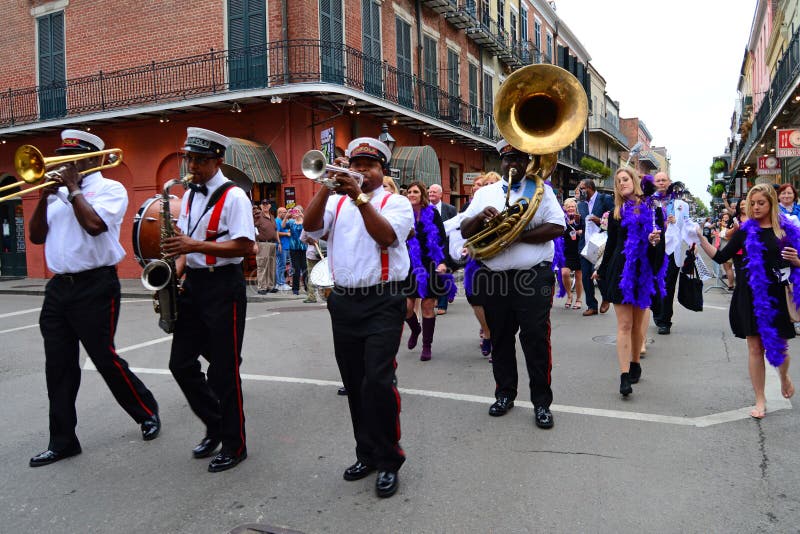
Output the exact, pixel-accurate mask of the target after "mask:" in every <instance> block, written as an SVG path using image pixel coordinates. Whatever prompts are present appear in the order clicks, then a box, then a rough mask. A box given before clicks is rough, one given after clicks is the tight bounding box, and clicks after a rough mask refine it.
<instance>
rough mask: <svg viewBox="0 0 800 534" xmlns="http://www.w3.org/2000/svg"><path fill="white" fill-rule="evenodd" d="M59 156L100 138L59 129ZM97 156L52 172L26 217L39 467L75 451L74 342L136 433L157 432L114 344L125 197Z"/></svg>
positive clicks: (143, 392)
mask: <svg viewBox="0 0 800 534" xmlns="http://www.w3.org/2000/svg"><path fill="white" fill-rule="evenodd" d="M61 140H62V143H61V147H60V148H58V149H57V150H56V152H57V153H58V154H59V155H70V154H81V153H91V152H97V151H99V150H102V149H103V147H104V146H105V143H104V142H103V140H102V139H100V138H99V137H98V136H96V135H94V134H90V133H88V132H84V131H81V130H64V131H63V132H62V133H61ZM100 159H101V158H98V157H95V158H87V159H81V160H78V161H76V162H74V163H71V164H67V165H66V166H65V167H64V168H63V169H60V170H59V171H58V172H59V174H60V181H61V186H60V187H59V186H51V187H47V188H45V189H43V190H42V196H41V198H40V199H39V203H38V204H37V205H36V209H35V211H34V213H33V216H32V217H31V220H30V224H29V229H30V238H31V242H33V243H34V244H37V245H41V244H44V245H45V250H44V251H45V260H46V261H47V267H48V269H50V270H51V271H53V272H54V273H55V276H54V277H53V278H52V279H51V280H50V281H49V282H48V283H47V287H46V289H45V295H44V302H43V304H42V311H41V314H40V316H39V327H40V329H41V331H42V337H43V338H44V350H45V361H46V363H45V378H46V381H47V395H48V398H49V400H50V444H49V445H48V447H47V450H45V451H44V452H42V453H40V454H37V455H36V456H34V457H33V458H31V460H30V466H31V467H40V466H43V465H48V464H51V463H53V462H57V461H59V460H62V459H64V458H68V457H70V456H74V455H76V454H80V452H81V446H80V443H79V441H78V437H77V435H76V433H75V426H76V425H77V422H78V419H77V413H76V411H75V398H76V397H77V395H78V387H79V386H80V382H81V369H80V361H79V359H78V354H79V352H78V351H79V343H80V344H82V345H83V348H84V349H86V353H87V355H88V356H89V358H90V359H91V360H92V363H94V366H95V367H96V368H97V371H98V372H99V373H100V374H101V375H102V377H103V379H104V380H105V382H106V384H107V385H108V387H109V389H110V390H111V393H113V395H114V397H115V398H116V400H117V402H118V403H119V405H120V406H122V408H123V409H124V410H125V411H126V412H128V414H129V415H130V416H131V417H132V418H133V419H134V420H135V421H136V422H137V423H139V424H140V425H141V429H142V438H143V439H144V440H151V439H154V438H155V437H156V436H158V433H159V430H160V429H161V422H160V420H159V418H158V404H157V403H156V400H155V399H154V398H153V394H152V393H150V391H149V390H148V389H147V388H146V387H145V385H144V384H143V383H142V381H141V380H139V378H138V377H137V376H136V375H135V374H133V372H131V370H130V369H129V368H128V363H127V362H126V361H125V360H123V359H122V358H120V357H119V355H118V354H117V352H116V350H115V349H114V332H115V330H116V327H117V321H118V320H119V304H120V286H119V279H118V278H117V268H116V265H117V263H119V262H120V260H122V258H123V257H125V251H124V249H123V248H122V245H120V243H119V231H120V226H121V225H122V218H123V217H124V216H125V209H126V208H127V206H128V195H127V193H126V192H125V188H124V187H123V186H122V184H120V183H119V182H115V181H113V180H109V179H107V178H104V177H103V175H102V174H101V173H100V172H99V171H97V172H89V173H84V174H85V176H81V175H80V174H79V173H80V172H81V171H86V170H89V169H92V168H95V167H97V166H98V165H99V164H100Z"/></svg>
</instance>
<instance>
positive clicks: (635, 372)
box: [628, 362, 642, 384]
mask: <svg viewBox="0 0 800 534" xmlns="http://www.w3.org/2000/svg"><path fill="white" fill-rule="evenodd" d="M628 375H630V377H629V379H628V380H629V381H630V383H631V384H636V383H638V382H639V378H640V377H641V376H642V366H641V365H639V362H631V370H630V371H628Z"/></svg>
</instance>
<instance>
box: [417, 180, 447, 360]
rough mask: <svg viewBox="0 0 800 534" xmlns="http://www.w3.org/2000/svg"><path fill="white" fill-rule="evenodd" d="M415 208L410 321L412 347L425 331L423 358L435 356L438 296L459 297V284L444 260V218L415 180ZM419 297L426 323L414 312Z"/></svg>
mask: <svg viewBox="0 0 800 534" xmlns="http://www.w3.org/2000/svg"><path fill="white" fill-rule="evenodd" d="M406 196H407V197H408V200H409V201H410V202H411V207H412V208H413V209H414V220H415V221H416V222H415V223H414V232H413V234H412V235H411V236H410V237H409V238H408V240H407V241H406V245H407V246H408V254H409V256H410V257H411V269H410V271H409V273H408V280H407V283H406V288H407V289H406V297H407V305H408V306H407V310H408V311H407V312H406V323H407V324H408V326H409V328H410V329H411V335H410V336H409V338H408V348H409V349H413V348H414V347H416V346H417V341H418V339H419V335H420V333H421V334H422V352H421V354H420V356H419V359H420V360H422V361H423V362H426V361H428V360H430V359H431V345H432V343H433V332H434V330H435V328H436V312H435V311H434V306H435V304H436V300H437V298H438V297H440V296H443V295H448V296H450V298H451V299H452V297H454V296H455V291H456V285H455V280H453V275H452V274H447V265H445V263H444V259H445V257H444V248H443V247H444V243H445V231H444V225H443V223H442V217H441V216H440V215H439V212H438V211H436V209H435V208H434V207H433V206H431V205H430V203H429V201H428V190H427V188H426V187H425V184H424V183H422V182H412V183H411V184H410V185H409V186H408V191H407V192H406ZM417 299H422V303H421V309H422V326H420V323H419V320H418V319H417V314H416V313H415V312H414V309H415V308H416V304H417Z"/></svg>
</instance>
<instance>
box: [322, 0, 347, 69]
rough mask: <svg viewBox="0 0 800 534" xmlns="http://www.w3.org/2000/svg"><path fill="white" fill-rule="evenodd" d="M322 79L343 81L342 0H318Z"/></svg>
mask: <svg viewBox="0 0 800 534" xmlns="http://www.w3.org/2000/svg"><path fill="white" fill-rule="evenodd" d="M319 34H320V40H321V41H323V42H322V43H321V46H322V50H321V58H320V60H321V67H322V69H321V70H322V81H324V82H332V83H338V84H341V83H344V53H343V47H342V45H343V44H344V41H343V32H342V0H319Z"/></svg>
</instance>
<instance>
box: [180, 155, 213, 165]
mask: <svg viewBox="0 0 800 534" xmlns="http://www.w3.org/2000/svg"><path fill="white" fill-rule="evenodd" d="M181 159H183V161H185V162H186V163H187V164H191V163H196V164H198V165H202V164H203V163H205V162H207V161H208V160H211V159H216V157H214V156H195V155H192V154H181Z"/></svg>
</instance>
